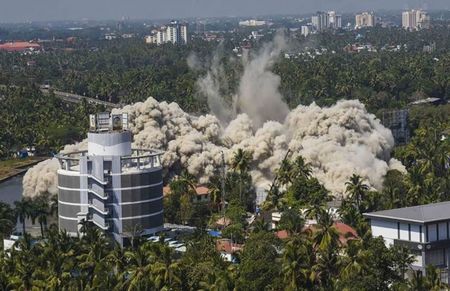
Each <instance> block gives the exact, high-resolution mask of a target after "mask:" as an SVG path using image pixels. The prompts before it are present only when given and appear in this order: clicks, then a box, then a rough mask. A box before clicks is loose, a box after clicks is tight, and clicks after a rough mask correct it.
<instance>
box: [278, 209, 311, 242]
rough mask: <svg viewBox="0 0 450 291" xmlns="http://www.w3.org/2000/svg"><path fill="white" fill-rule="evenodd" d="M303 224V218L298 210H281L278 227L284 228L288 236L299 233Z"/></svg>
mask: <svg viewBox="0 0 450 291" xmlns="http://www.w3.org/2000/svg"><path fill="white" fill-rule="evenodd" d="M304 226H305V220H304V219H303V217H302V216H301V215H300V213H299V211H298V210H295V209H292V208H291V209H288V210H285V211H283V213H282V215H281V219H280V222H279V224H278V229H280V230H286V231H287V232H288V233H289V235H290V236H292V235H296V234H299V233H300V232H301V231H302V230H303V227H304Z"/></svg>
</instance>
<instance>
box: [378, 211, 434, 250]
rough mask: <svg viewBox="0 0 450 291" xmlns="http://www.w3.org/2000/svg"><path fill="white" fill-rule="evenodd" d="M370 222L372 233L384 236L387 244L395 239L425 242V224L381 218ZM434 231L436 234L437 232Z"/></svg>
mask: <svg viewBox="0 0 450 291" xmlns="http://www.w3.org/2000/svg"><path fill="white" fill-rule="evenodd" d="M370 223H371V228H372V235H373V236H374V237H377V236H382V237H383V238H384V239H385V241H386V245H389V244H391V243H392V242H393V240H394V239H401V240H405V241H412V242H425V227H424V226H423V225H422V226H421V225H420V224H416V223H405V222H400V221H395V220H387V219H381V218H380V219H371V222H370ZM399 226H400V228H399ZM421 231H422V234H421ZM434 233H435V234H436V232H434ZM421 237H422V238H421Z"/></svg>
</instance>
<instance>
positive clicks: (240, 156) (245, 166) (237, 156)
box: [231, 149, 252, 202]
mask: <svg viewBox="0 0 450 291" xmlns="http://www.w3.org/2000/svg"><path fill="white" fill-rule="evenodd" d="M251 159H252V155H251V153H250V152H247V151H244V150H242V149H238V150H237V151H236V152H235V153H234V156H233V160H232V161H231V168H232V169H233V170H234V171H235V172H238V173H239V201H241V202H242V176H243V175H245V174H246V173H247V172H248V170H249V168H250V165H249V163H250V161H251Z"/></svg>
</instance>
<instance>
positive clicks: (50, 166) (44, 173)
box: [22, 140, 87, 197]
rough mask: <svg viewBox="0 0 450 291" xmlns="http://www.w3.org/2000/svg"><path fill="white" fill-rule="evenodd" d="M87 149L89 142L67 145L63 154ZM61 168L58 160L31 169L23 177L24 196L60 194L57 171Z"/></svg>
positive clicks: (41, 163) (44, 162)
mask: <svg viewBox="0 0 450 291" xmlns="http://www.w3.org/2000/svg"><path fill="white" fill-rule="evenodd" d="M85 149H87V141H86V140H84V141H82V142H80V143H77V144H73V145H66V146H65V147H64V149H63V150H62V151H61V152H62V153H70V152H75V151H80V150H85ZM58 168H59V162H58V160H57V159H56V158H53V159H49V160H45V161H43V162H40V163H39V164H37V165H36V166H34V167H32V168H31V169H29V170H28V171H27V172H26V173H25V175H24V177H23V182H22V184H23V195H24V196H27V197H33V196H37V195H40V194H43V193H46V192H48V193H50V194H56V193H58V188H57V179H58V175H57V174H56V171H57V170H58Z"/></svg>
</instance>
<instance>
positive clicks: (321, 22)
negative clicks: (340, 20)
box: [311, 11, 329, 31]
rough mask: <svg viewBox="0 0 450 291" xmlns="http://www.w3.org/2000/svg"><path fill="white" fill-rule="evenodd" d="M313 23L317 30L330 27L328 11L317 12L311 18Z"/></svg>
mask: <svg viewBox="0 0 450 291" xmlns="http://www.w3.org/2000/svg"><path fill="white" fill-rule="evenodd" d="M311 22H312V25H313V27H314V29H315V30H316V31H323V30H325V29H327V28H328V26H329V20H328V13H326V12H320V11H319V12H317V13H316V15H314V16H312V18H311Z"/></svg>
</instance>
